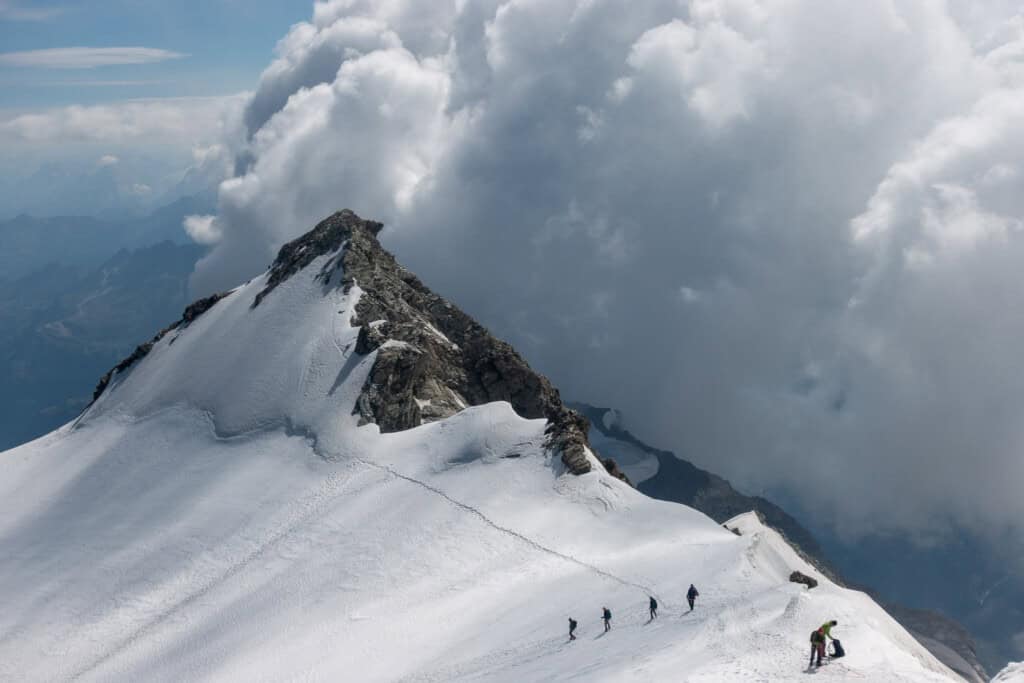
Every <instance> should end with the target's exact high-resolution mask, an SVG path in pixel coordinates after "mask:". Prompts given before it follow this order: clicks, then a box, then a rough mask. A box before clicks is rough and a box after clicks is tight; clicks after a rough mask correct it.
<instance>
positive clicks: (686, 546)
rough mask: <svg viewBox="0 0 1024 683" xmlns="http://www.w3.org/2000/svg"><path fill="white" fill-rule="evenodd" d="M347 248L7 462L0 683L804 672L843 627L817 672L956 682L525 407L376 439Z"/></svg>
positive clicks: (916, 649)
mask: <svg viewBox="0 0 1024 683" xmlns="http://www.w3.org/2000/svg"><path fill="white" fill-rule="evenodd" d="M326 258H327V257H326V256H324V257H321V258H319V259H317V260H316V261H314V262H313V264H311V265H310V266H308V267H307V268H306V269H305V270H303V271H301V272H300V273H299V274H297V275H296V276H294V277H292V278H291V279H289V280H287V281H285V282H284V283H283V284H281V285H280V286H279V287H277V288H276V289H275V290H274V291H273V292H271V293H270V294H269V295H268V296H267V298H266V299H265V300H264V301H263V302H262V303H261V304H260V306H259V307H257V308H255V309H253V308H251V307H250V306H251V303H252V301H253V299H254V297H255V295H256V293H257V292H258V291H260V290H262V289H263V287H264V285H265V279H266V278H265V277H261V278H258V279H256V280H253V281H251V282H250V283H248V284H246V285H244V286H242V287H240V288H238V289H237V290H235V291H234V292H233V293H232V294H231V295H230V296H229V297H227V298H226V299H223V300H221V301H220V302H218V303H217V304H216V305H215V306H214V307H213V308H211V309H210V310H209V311H207V312H206V313H204V314H203V315H202V316H200V317H199V318H198V319H196V320H195V321H194V322H193V323H192V324H190V325H188V326H187V327H184V328H183V329H179V330H176V331H172V332H171V333H169V334H168V335H166V336H165V337H164V338H163V339H161V340H160V341H159V342H158V343H157V344H156V345H155V346H154V348H153V350H152V351H151V352H150V353H149V355H148V356H147V357H145V358H144V359H143V360H142V361H140V362H139V363H137V364H136V365H135V366H134V367H132V368H131V369H130V370H129V371H127V372H126V373H120V374H117V375H115V377H114V379H113V381H112V382H111V385H110V387H108V389H107V390H106V392H105V393H104V394H103V395H102V396H101V397H100V399H99V400H98V401H97V402H96V403H95V404H94V405H93V406H92V407H91V408H90V409H89V410H88V411H87V412H86V413H85V414H84V415H83V416H82V417H81V418H80V419H79V420H78V421H77V422H76V423H74V424H70V425H67V426H65V427H64V428H62V429H60V430H58V431H57V432H54V433H53V434H50V435H48V436H46V437H44V438H42V439H39V440H37V441H35V442H32V443H29V444H26V445H24V446H21V447H19V448H15V449H13V450H10V451H7V452H5V453H2V454H0V602H2V604H3V606H4V609H2V610H0V680H3V681H61V680H81V681H113V680H133V681H182V680H218V681H223V680H239V681H282V680H302V681H451V680H462V681H506V680H507V681H548V680H559V681H561V680H580V681H658V680H666V681H693V682H698V681H728V680H761V681H785V680H802V679H803V677H804V676H805V673H804V668H805V667H806V664H807V662H806V658H807V656H808V651H809V644H808V635H809V633H810V631H811V630H812V629H813V628H815V627H816V626H818V625H819V624H821V623H822V622H823V621H824V620H826V619H829V618H836V619H838V620H839V623H840V625H839V627H837V629H836V631H835V633H836V635H838V636H839V637H841V638H842V639H843V641H844V643H845V645H846V647H847V651H848V653H849V656H848V657H847V658H846V659H844V660H841V661H837V662H835V663H832V664H830V665H829V666H828V667H825V668H823V669H822V670H821V671H819V672H817V673H816V674H815V675H816V676H818V677H821V678H825V679H829V680H847V679H849V680H854V679H856V680H861V679H863V680H868V681H949V680H956V679H955V677H954V676H953V674H952V673H951V672H949V670H947V669H945V668H944V667H943V666H942V665H941V664H939V663H938V662H937V661H936V660H935V659H934V658H933V657H932V656H931V655H929V654H928V653H927V652H926V651H925V650H924V649H923V648H922V647H921V646H920V645H918V644H917V643H916V642H915V641H914V640H913V639H912V638H911V637H910V636H909V635H908V634H907V633H906V631H904V630H903V629H902V628H901V627H899V626H898V625H897V624H896V623H895V622H894V621H893V620H892V619H891V618H889V617H888V615H886V614H885V612H884V611H882V610H881V608H879V607H878V606H877V605H876V604H875V603H873V602H872V601H871V600H870V599H869V598H867V597H866V596H865V595H863V594H861V593H858V592H854V591H849V590H845V589H841V588H838V587H836V586H834V585H832V584H830V583H829V582H828V581H827V580H826V579H824V578H823V577H819V580H820V581H821V586H819V588H817V589H815V590H813V591H807V590H806V589H803V588H802V587H800V586H798V585H796V584H792V583H789V582H788V581H787V577H788V574H789V572H790V571H792V570H793V569H799V570H800V571H803V572H804V573H807V574H811V575H817V574H816V572H815V571H814V570H813V569H812V568H810V567H808V566H807V565H806V564H805V563H804V562H803V561H802V560H801V559H800V558H799V557H797V556H796V554H795V553H794V552H793V551H792V550H791V549H790V548H789V547H788V546H786V544H785V543H784V542H783V541H782V539H781V538H780V537H778V535H777V534H775V533H774V532H772V531H771V530H769V529H766V528H764V527H763V526H762V525H761V524H760V523H759V522H758V520H757V518H756V517H753V516H741V517H739V518H736V519H735V520H733V521H732V523H731V524H730V526H734V527H736V528H738V529H739V530H740V531H741V532H742V535H740V536H737V535H735V534H733V533H732V532H730V531H728V530H725V529H723V528H722V527H720V526H719V525H717V524H715V523H714V522H712V521H711V520H710V519H709V518H707V517H705V516H704V515H702V514H700V513H698V512H696V511H694V510H692V509H690V508H687V507H684V506H680V505H675V504H671V503H664V502H659V501H655V500H652V499H649V498H647V497H646V496H644V495H642V494H640V493H638V492H637V491H635V490H633V489H632V488H630V487H629V486H627V485H625V484H624V483H622V482H621V481H618V480H617V479H614V478H612V477H610V476H609V475H607V474H605V473H604V470H603V468H602V467H600V466H595V468H594V470H593V471H592V472H591V473H589V474H586V475H583V476H578V477H577V476H572V475H570V474H566V473H564V471H563V465H562V464H561V462H560V460H559V459H558V457H557V456H552V455H551V454H549V453H547V452H546V451H545V448H544V427H545V423H544V421H543V420H525V419H522V418H520V417H519V416H517V415H516V414H515V413H514V412H513V411H512V409H511V408H510V406H509V405H508V404H506V403H492V404H488V405H485V406H479V407H475V408H469V409H467V410H464V411H462V412H460V413H458V414H457V415H455V416H453V417H451V418H448V419H446V420H443V421H440V422H435V423H432V424H427V425H424V426H421V427H418V428H416V429H412V430H408V431H405V432H398V433H392V434H381V433H379V430H378V429H377V427H376V426H374V425H367V426H363V427H358V426H357V422H356V420H357V418H356V417H355V416H353V415H352V414H351V413H352V407H353V404H354V401H355V399H356V396H357V395H358V393H359V391H360V389H361V387H362V385H363V382H364V380H365V378H366V376H367V373H368V372H369V369H370V367H371V365H372V363H373V359H374V354H369V355H367V356H359V355H357V354H355V353H354V343H355V339H356V335H357V330H356V329H354V328H352V327H351V326H350V325H349V323H348V321H349V320H350V319H351V313H352V311H353V307H354V305H355V302H356V301H357V298H358V296H359V295H360V292H359V290H358V289H353V290H352V291H351V292H350V293H349V295H345V294H343V293H342V291H341V290H340V289H338V288H336V287H334V286H333V285H334V284H336V283H327V284H324V283H322V282H318V281H316V280H315V278H314V277H313V274H314V273H316V272H319V270H320V267H321V266H322V265H323V263H324V262H325V261H324V260H325V259H326ZM691 582H693V583H695V584H696V585H697V586H698V588H699V589H700V591H701V594H702V595H701V598H700V599H699V601H698V605H697V609H696V610H695V611H694V612H693V613H686V612H685V611H684V608H683V605H684V604H685V603H684V600H683V595H684V593H685V591H686V588H687V586H688V585H689V584H690V583H691ZM648 594H652V595H655V596H656V597H657V598H658V599H659V601H660V603H661V607H662V609H661V615H660V616H659V618H658V619H657V620H656V621H654V622H653V623H647V622H648V618H647V596H648ZM603 605H607V606H608V607H610V608H611V610H612V612H613V614H614V620H613V623H614V628H613V630H612V631H611V632H610V633H608V634H606V635H605V634H603V633H602V630H601V627H600V620H599V615H600V608H601V607H602V606H603ZM570 616H573V617H575V618H576V619H578V620H579V622H580V628H579V639H578V640H577V641H575V642H573V643H568V642H567V637H566V622H567V618H568V617H570Z"/></svg>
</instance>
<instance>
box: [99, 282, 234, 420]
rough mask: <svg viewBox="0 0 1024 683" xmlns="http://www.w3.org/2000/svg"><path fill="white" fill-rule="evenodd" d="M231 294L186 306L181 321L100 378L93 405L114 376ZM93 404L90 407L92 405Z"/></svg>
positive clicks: (208, 298) (213, 295)
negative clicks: (167, 336)
mask: <svg viewBox="0 0 1024 683" xmlns="http://www.w3.org/2000/svg"><path fill="white" fill-rule="evenodd" d="M230 293H231V292H219V293H217V294H211V295H210V296H208V297H204V298H202V299H199V300H198V301H193V302H192V303H191V304H189V305H188V306H186V307H185V310H184V312H183V313H182V314H181V319H180V320H178V321H177V322H174V323H171V324H170V325H168V326H167V327H165V328H164V329H162V330H160V331H159V332H157V333H156V335H155V336H154V337H153V338H152V339H150V340H149V341H148V342H144V343H142V344H139V345H138V346H136V347H135V350H134V351H132V352H131V354H130V355H129V356H128V357H127V358H124V359H123V360H122V361H121V362H119V363H118V364H117V365H115V366H114V367H112V368H111V369H110V370H108V371H107V372H106V374H104V375H103V377H100V381H99V382H98V383H97V384H96V388H95V389H93V392H92V403H95V402H96V400H97V399H98V398H99V397H100V396H101V395H102V394H103V392H104V391H106V389H107V387H108V386H109V385H110V381H111V380H112V379H114V375H116V374H118V373H121V372H125V371H127V370H128V369H129V368H131V367H132V366H133V365H135V364H136V363H137V362H139V361H140V360H142V359H143V358H145V357H146V356H148V355H149V352H150V351H152V350H153V346H154V345H155V344H156V343H157V342H158V341H160V340H161V339H163V338H164V336H166V335H167V333H168V332H172V331H174V330H180V329H184V328H186V327H188V326H189V325H191V324H192V323H193V322H194V321H195V319H196V318H198V317H199V316H201V315H202V314H203V313H206V311H208V310H210V309H211V308H213V305H214V304H216V303H217V302H218V301H220V300H221V299H223V298H224V297H226V296H227V295H228V294H230ZM92 403H90V404H89V405H92Z"/></svg>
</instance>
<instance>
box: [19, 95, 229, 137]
mask: <svg viewBox="0 0 1024 683" xmlns="http://www.w3.org/2000/svg"><path fill="white" fill-rule="evenodd" d="M243 98H244V95H227V96H223V97H181V98H171V97H168V98H158V99H148V100H147V99H142V100H129V101H127V102H114V103H111V104H103V105H94V106H88V107H86V106H80V105H73V106H69V107H57V108H54V109H46V110H43V111H37V112H28V113H22V114H17V115H15V116H12V117H9V118H3V117H0V143H4V144H12V143H20V144H28V145H57V144H69V143H77V142H82V143H95V142H102V143H110V144H128V143H137V142H140V141H161V142H163V143H174V144H184V145H196V144H201V143H204V141H206V140H207V139H208V138H211V137H216V136H218V135H224V134H225V130H224V127H225V126H227V125H233V124H231V123H230V122H232V121H234V120H235V118H237V111H238V110H239V109H240V107H241V105H242V102H243V101H244V100H243Z"/></svg>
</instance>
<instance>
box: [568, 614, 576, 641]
mask: <svg viewBox="0 0 1024 683" xmlns="http://www.w3.org/2000/svg"><path fill="white" fill-rule="evenodd" d="M569 640H576V620H575V619H573V618H572V617H569Z"/></svg>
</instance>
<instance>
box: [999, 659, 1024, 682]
mask: <svg viewBox="0 0 1024 683" xmlns="http://www.w3.org/2000/svg"><path fill="white" fill-rule="evenodd" d="M992 683H1024V662H1014V663H1012V664H1008V665H1007V666H1006V668H1004V669H1003V670H1002V671H1000V672H999V673H998V674H996V677H995V678H993V679H992Z"/></svg>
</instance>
